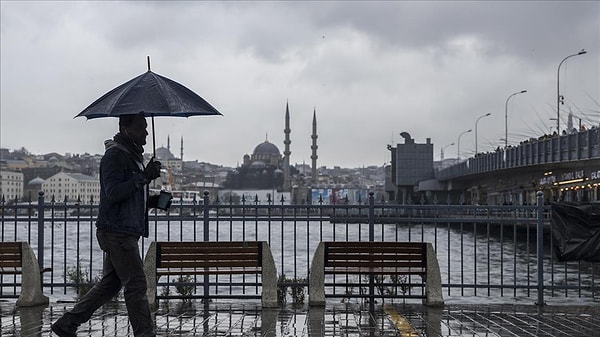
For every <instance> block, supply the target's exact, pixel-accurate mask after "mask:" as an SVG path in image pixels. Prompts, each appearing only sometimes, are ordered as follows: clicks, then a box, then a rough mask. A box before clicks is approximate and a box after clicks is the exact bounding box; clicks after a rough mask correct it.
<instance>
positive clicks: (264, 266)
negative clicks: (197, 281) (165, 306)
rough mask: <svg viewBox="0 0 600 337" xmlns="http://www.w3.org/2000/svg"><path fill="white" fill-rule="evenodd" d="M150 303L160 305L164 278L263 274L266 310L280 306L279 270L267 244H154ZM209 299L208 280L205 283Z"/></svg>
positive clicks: (148, 268)
mask: <svg viewBox="0 0 600 337" xmlns="http://www.w3.org/2000/svg"><path fill="white" fill-rule="evenodd" d="M144 271H145V273H146V278H147V283H148V293H147V294H148V301H149V302H150V303H152V304H156V303H157V296H156V285H157V282H158V280H159V279H160V277H161V276H176V275H222V274H229V275H230V274H240V275H241V274H255V275H256V274H260V275H261V283H260V285H261V287H262V294H261V302H262V305H263V307H276V306H277V270H276V269H275V262H274V260H273V255H272V254H271V250H270V248H269V245H268V244H267V242H265V241H217V242H152V243H151V244H150V247H149V248H148V252H147V254H146V257H145V259H144ZM202 284H204V286H205V290H204V292H205V294H204V296H205V297H209V296H208V294H207V293H208V284H207V279H206V278H205V279H203V281H202Z"/></svg>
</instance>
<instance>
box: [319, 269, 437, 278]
mask: <svg viewBox="0 0 600 337" xmlns="http://www.w3.org/2000/svg"><path fill="white" fill-rule="evenodd" d="M325 273H326V274H361V275H362V274H377V275H421V276H424V275H426V274H427V270H426V269H424V268H379V267H372V268H365V267H334V268H325Z"/></svg>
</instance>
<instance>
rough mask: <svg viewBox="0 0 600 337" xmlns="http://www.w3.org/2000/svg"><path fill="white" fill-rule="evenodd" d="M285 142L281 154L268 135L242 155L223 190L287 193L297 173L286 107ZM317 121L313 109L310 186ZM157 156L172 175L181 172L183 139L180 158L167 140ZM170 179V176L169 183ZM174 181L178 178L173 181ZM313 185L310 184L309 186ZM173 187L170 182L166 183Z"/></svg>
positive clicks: (314, 182) (287, 107) (287, 106)
mask: <svg viewBox="0 0 600 337" xmlns="http://www.w3.org/2000/svg"><path fill="white" fill-rule="evenodd" d="M284 133H285V140H284V142H283V143H284V151H283V153H281V152H280V151H279V148H278V147H277V146H276V145H275V144H273V143H271V142H269V139H268V135H267V136H266V137H265V140H264V142H262V143H260V144H258V145H256V147H255V148H254V151H253V152H252V154H251V155H248V154H245V155H244V156H243V159H242V164H241V165H240V166H238V167H237V168H235V169H234V170H233V171H231V172H229V173H228V174H227V177H226V179H225V181H224V183H223V187H224V188H227V189H235V190H244V189H248V190H250V189H253V190H255V189H265V190H266V189H269V190H270V189H274V190H277V191H285V192H289V191H291V190H292V186H293V185H294V184H293V183H292V181H296V178H297V177H299V176H300V172H299V171H298V170H297V169H296V168H295V167H292V166H291V165H290V155H291V153H292V152H291V151H290V144H291V143H292V141H291V140H290V134H291V128H290V111H289V105H288V104H287V103H286V107H285V129H284ZM317 138H318V137H317V121H316V110H315V111H313V120H312V136H311V139H312V145H311V150H312V154H311V157H310V158H311V161H312V165H311V169H312V170H311V171H312V172H311V173H312V175H311V178H310V180H309V185H316V178H317V158H318V156H317V148H318V146H317ZM156 157H157V158H158V159H159V160H161V162H163V165H165V166H166V167H169V168H171V169H173V171H175V172H182V170H183V167H182V164H183V160H182V159H181V158H183V138H182V139H181V158H179V159H178V158H176V157H175V156H174V155H173V154H172V153H171V150H170V140H169V138H167V147H166V148H165V147H159V148H157V149H156ZM172 179H173V177H172V176H171V179H169V180H172ZM175 180H177V179H175ZM311 182H312V183H311ZM169 183H170V184H173V181H170V182H169Z"/></svg>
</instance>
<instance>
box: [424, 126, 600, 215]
mask: <svg viewBox="0 0 600 337" xmlns="http://www.w3.org/2000/svg"><path fill="white" fill-rule="evenodd" d="M435 179H436V180H437V182H438V187H437V188H435V187H434V188H431V184H429V185H428V184H426V183H420V184H419V191H423V192H428V193H430V194H431V193H435V191H436V190H437V191H440V187H441V189H445V190H446V191H450V192H452V191H454V192H455V193H456V192H458V193H461V195H462V196H463V198H464V199H463V200H462V201H463V203H469V204H521V205H522V204H533V203H535V198H536V192H537V191H542V192H543V195H544V201H545V202H546V203H548V202H552V201H557V200H561V201H598V200H600V189H599V184H600V128H597V127H595V128H592V129H590V130H585V131H580V132H575V133H571V134H564V133H563V135H558V134H555V135H544V136H542V137H540V138H537V139H535V138H531V139H528V140H526V141H523V142H521V143H520V144H519V145H517V146H509V147H507V148H498V149H496V151H494V152H490V153H480V154H477V155H475V156H474V157H472V158H469V159H467V160H464V161H462V162H459V163H457V164H455V165H452V166H450V167H446V168H442V169H439V170H437V171H436V172H435ZM442 201H443V200H442Z"/></svg>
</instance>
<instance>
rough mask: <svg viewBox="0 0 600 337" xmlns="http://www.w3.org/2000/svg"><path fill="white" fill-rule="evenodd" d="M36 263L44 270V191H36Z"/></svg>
mask: <svg viewBox="0 0 600 337" xmlns="http://www.w3.org/2000/svg"><path fill="white" fill-rule="evenodd" d="M37 212H38V233H37V234H38V247H37V248H38V255H37V259H38V265H39V266H40V271H42V270H44V191H40V192H39V193H38V202H37Z"/></svg>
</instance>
